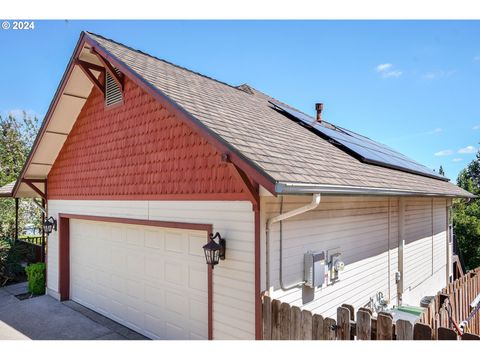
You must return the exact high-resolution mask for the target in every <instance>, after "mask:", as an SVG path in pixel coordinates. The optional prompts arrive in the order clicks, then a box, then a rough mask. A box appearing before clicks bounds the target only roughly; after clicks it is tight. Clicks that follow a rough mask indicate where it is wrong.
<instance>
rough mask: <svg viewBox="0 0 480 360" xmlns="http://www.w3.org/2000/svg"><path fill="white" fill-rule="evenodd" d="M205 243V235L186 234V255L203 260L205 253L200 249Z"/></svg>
mask: <svg viewBox="0 0 480 360" xmlns="http://www.w3.org/2000/svg"><path fill="white" fill-rule="evenodd" d="M203 245H205V237H204V236H199V235H193V234H190V235H189V236H188V255H190V256H195V257H199V258H200V259H199V260H200V261H203V259H204V257H205V253H204V251H203V249H202V247H203Z"/></svg>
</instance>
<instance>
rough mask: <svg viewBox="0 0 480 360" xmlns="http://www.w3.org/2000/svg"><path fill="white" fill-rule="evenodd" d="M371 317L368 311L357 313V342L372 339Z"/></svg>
mask: <svg viewBox="0 0 480 360" xmlns="http://www.w3.org/2000/svg"><path fill="white" fill-rule="evenodd" d="M371 321H372V316H371V315H370V313H369V312H368V311H363V310H358V312H357V340H370V339H371V337H372V333H371V331H372V323H371Z"/></svg>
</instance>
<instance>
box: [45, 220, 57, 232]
mask: <svg viewBox="0 0 480 360" xmlns="http://www.w3.org/2000/svg"><path fill="white" fill-rule="evenodd" d="M43 230H44V231H45V234H47V235H49V234H51V232H52V230H55V231H57V220H55V219H54V218H53V216H50V217H49V218H48V219H47V220H45V222H44V223H43Z"/></svg>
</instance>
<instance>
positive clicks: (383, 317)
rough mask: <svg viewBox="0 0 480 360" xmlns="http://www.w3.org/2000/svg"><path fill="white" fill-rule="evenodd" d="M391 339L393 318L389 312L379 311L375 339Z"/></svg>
mask: <svg viewBox="0 0 480 360" xmlns="http://www.w3.org/2000/svg"><path fill="white" fill-rule="evenodd" d="M392 339H393V319H392V316H391V315H390V314H386V313H380V314H378V317H377V340H392Z"/></svg>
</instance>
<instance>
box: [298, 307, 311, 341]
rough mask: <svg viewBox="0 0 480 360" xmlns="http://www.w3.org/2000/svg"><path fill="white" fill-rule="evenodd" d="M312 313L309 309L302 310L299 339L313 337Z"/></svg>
mask: <svg viewBox="0 0 480 360" xmlns="http://www.w3.org/2000/svg"><path fill="white" fill-rule="evenodd" d="M312 332H313V315H312V313H311V312H310V311H307V310H302V329H301V331H300V340H312V339H313V333H312Z"/></svg>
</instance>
